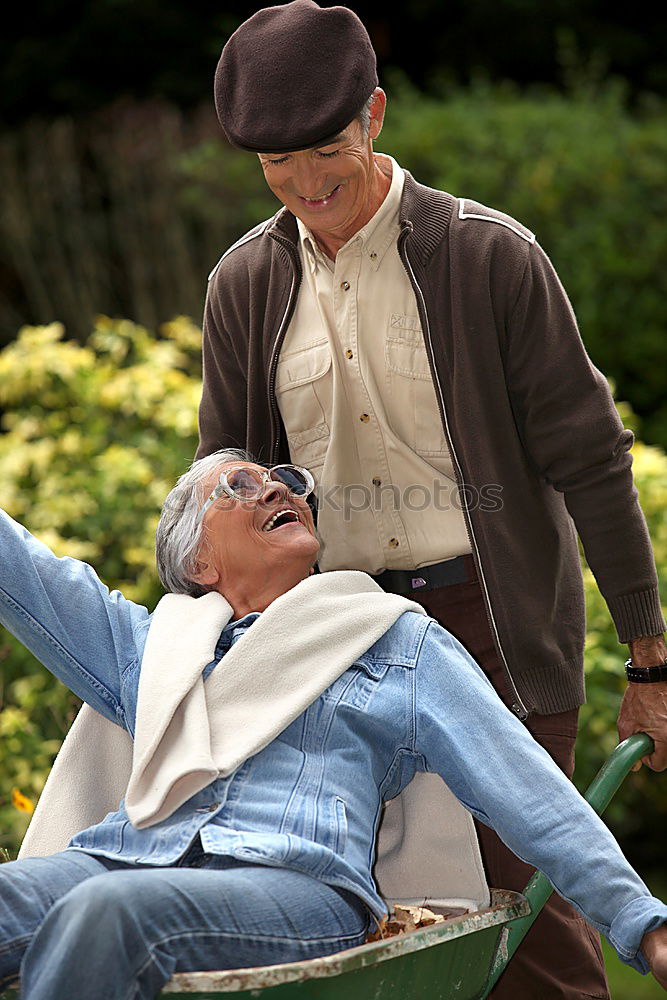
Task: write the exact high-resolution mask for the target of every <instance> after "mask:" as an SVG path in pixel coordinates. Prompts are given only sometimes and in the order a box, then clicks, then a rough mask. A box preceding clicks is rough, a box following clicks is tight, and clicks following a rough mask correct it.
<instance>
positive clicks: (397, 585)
mask: <svg viewBox="0 0 667 1000" xmlns="http://www.w3.org/2000/svg"><path fill="white" fill-rule="evenodd" d="M372 579H373V580H375V582H376V583H379V584H380V586H381V587H382V589H383V590H386V591H387V593H389V594H412V593H414V592H415V591H418V590H436V589H437V588H438V587H450V586H451V585H452V584H454V583H467V582H468V581H469V580H474V579H475V571H474V563H473V561H472V556H456V558H455V559H445V561H444V562H439V563H433V565H432V566H422V567H421V569H386V570H385V571H384V573H378V575H377V576H373V577H372Z"/></svg>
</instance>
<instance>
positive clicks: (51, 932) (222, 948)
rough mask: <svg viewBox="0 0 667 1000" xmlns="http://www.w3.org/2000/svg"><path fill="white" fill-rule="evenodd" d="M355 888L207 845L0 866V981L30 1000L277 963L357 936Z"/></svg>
mask: <svg viewBox="0 0 667 1000" xmlns="http://www.w3.org/2000/svg"><path fill="white" fill-rule="evenodd" d="M367 927H368V910H367V909H366V907H365V906H364V904H363V903H362V902H361V901H360V900H359V899H358V898H357V897H356V896H354V895H352V894H351V893H347V892H345V891H344V890H338V889H334V888H332V887H331V886H328V885H325V884H324V883H322V882H319V881H317V880H316V879H314V878H312V877H311V876H309V875H304V874H301V873H300V872H295V871H290V870H288V869H285V868H269V867H265V866H261V865H253V864H245V863H242V862H238V861H235V860H232V859H228V858H225V857H222V856H215V855H207V854H204V853H203V852H202V850H201V848H200V847H198V846H195V848H194V849H192V850H191V851H190V852H188V856H187V857H186V858H184V859H182V861H181V862H180V863H179V864H178V865H174V866H172V867H169V868H146V867H142V868H140V867H138V866H132V865H128V864H126V863H122V862H117V861H112V860H109V859H107V858H101V857H94V856H93V855H90V854H85V853H84V852H82V851H76V850H67V851H63V852H62V853H61V854H55V855H53V856H52V857H49V858H26V859H24V860H21V861H13V862H9V863H8V864H4V865H0V987H2V986H3V985H7V984H8V983H9V982H11V981H12V980H13V979H14V978H15V977H16V976H17V975H19V973H20V975H21V986H22V994H21V995H22V997H23V998H25V1000H90V998H91V997H96V998H97V1000H152V998H153V997H154V996H155V995H156V994H157V993H158V992H159V991H160V989H161V988H162V986H163V985H164V983H166V982H167V980H168V979H169V978H170V977H171V975H172V974H173V973H174V972H179V971H181V972H185V971H194V970H197V969H200V970H206V969H230V968H243V967H248V966H253V965H275V964H276V963H279V962H293V961H299V960H301V959H307V958H314V957H316V956H318V955H327V954H331V953H332V952H336V951H340V950H342V949H343V948H351V947H353V946H354V945H358V944H362V943H363V941H364V938H365V936H366V933H367Z"/></svg>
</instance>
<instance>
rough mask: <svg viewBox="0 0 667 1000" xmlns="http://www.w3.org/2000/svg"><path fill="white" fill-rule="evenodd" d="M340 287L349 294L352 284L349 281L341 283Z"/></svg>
mask: <svg viewBox="0 0 667 1000" xmlns="http://www.w3.org/2000/svg"><path fill="white" fill-rule="evenodd" d="M340 287H341V288H342V289H343V291H344V292H349V290H350V282H349V281H341V283H340Z"/></svg>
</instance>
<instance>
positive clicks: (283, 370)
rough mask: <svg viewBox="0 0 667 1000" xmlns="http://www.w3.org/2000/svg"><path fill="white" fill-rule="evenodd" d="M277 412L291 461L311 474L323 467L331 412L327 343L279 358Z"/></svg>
mask: <svg viewBox="0 0 667 1000" xmlns="http://www.w3.org/2000/svg"><path fill="white" fill-rule="evenodd" d="M276 395H277V399H278V409H279V410H280V415H281V417H282V418H283V423H284V424H285V430H286V431H287V439H288V441H289V446H290V455H291V457H292V461H293V462H296V463H297V464H299V465H304V466H306V467H308V468H310V469H311V470H313V469H314V468H316V467H318V466H321V465H322V464H323V463H324V457H325V455H326V451H327V447H328V445H329V437H330V414H331V410H332V375H331V350H330V348H329V342H328V341H327V340H318V341H313V342H311V343H309V344H306V345H304V346H303V347H302V348H300V349H299V350H298V351H290V352H287V353H282V352H281V354H280V358H279V360H278V366H277V369H276Z"/></svg>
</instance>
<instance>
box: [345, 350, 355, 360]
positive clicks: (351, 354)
mask: <svg viewBox="0 0 667 1000" xmlns="http://www.w3.org/2000/svg"><path fill="white" fill-rule="evenodd" d="M345 357H346V358H347V359H348V360H349V359H350V358H353V357H354V354H353V353H352V351H349V350H348V351H346V352H345Z"/></svg>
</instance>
